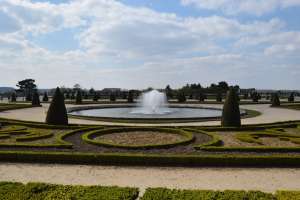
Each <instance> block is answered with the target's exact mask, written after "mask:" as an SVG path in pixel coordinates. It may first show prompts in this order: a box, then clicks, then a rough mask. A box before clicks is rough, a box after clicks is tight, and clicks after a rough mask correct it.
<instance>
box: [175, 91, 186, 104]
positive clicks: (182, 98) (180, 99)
mask: <svg viewBox="0 0 300 200" xmlns="http://www.w3.org/2000/svg"><path fill="white" fill-rule="evenodd" d="M177 101H178V102H179V103H183V102H186V97H185V94H184V92H183V91H179V92H178V94H177Z"/></svg>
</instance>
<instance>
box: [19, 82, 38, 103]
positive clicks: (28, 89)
mask: <svg viewBox="0 0 300 200" xmlns="http://www.w3.org/2000/svg"><path fill="white" fill-rule="evenodd" d="M16 86H17V87H19V89H18V91H19V92H23V94H24V96H25V97H26V101H31V100H32V94H33V92H34V90H35V89H36V84H35V80H34V79H25V80H22V81H19V82H18V84H17V85H16Z"/></svg>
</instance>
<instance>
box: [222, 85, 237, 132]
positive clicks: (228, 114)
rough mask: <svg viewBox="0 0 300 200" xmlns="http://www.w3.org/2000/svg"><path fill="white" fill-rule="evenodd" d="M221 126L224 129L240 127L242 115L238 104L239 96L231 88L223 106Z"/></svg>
mask: <svg viewBox="0 0 300 200" xmlns="http://www.w3.org/2000/svg"><path fill="white" fill-rule="evenodd" d="M221 125H222V126H224V127H240V126H241V114H240V108H239V103H238V96H237V93H236V91H235V89H233V88H230V89H229V91H227V94H226V99H225V102H224V106H223V112H222V121H221Z"/></svg>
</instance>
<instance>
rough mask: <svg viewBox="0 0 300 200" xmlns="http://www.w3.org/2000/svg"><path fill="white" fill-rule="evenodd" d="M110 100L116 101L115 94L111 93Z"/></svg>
mask: <svg viewBox="0 0 300 200" xmlns="http://www.w3.org/2000/svg"><path fill="white" fill-rule="evenodd" d="M109 100H110V101H116V95H115V94H114V93H110V95H109Z"/></svg>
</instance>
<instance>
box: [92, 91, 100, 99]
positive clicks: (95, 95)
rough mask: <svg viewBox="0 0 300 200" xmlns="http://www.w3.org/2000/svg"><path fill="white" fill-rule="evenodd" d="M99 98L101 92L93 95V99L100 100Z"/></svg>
mask: <svg viewBox="0 0 300 200" xmlns="http://www.w3.org/2000/svg"><path fill="white" fill-rule="evenodd" d="M98 100H99V94H98V93H97V92H95V93H94V96H93V101H98Z"/></svg>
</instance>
